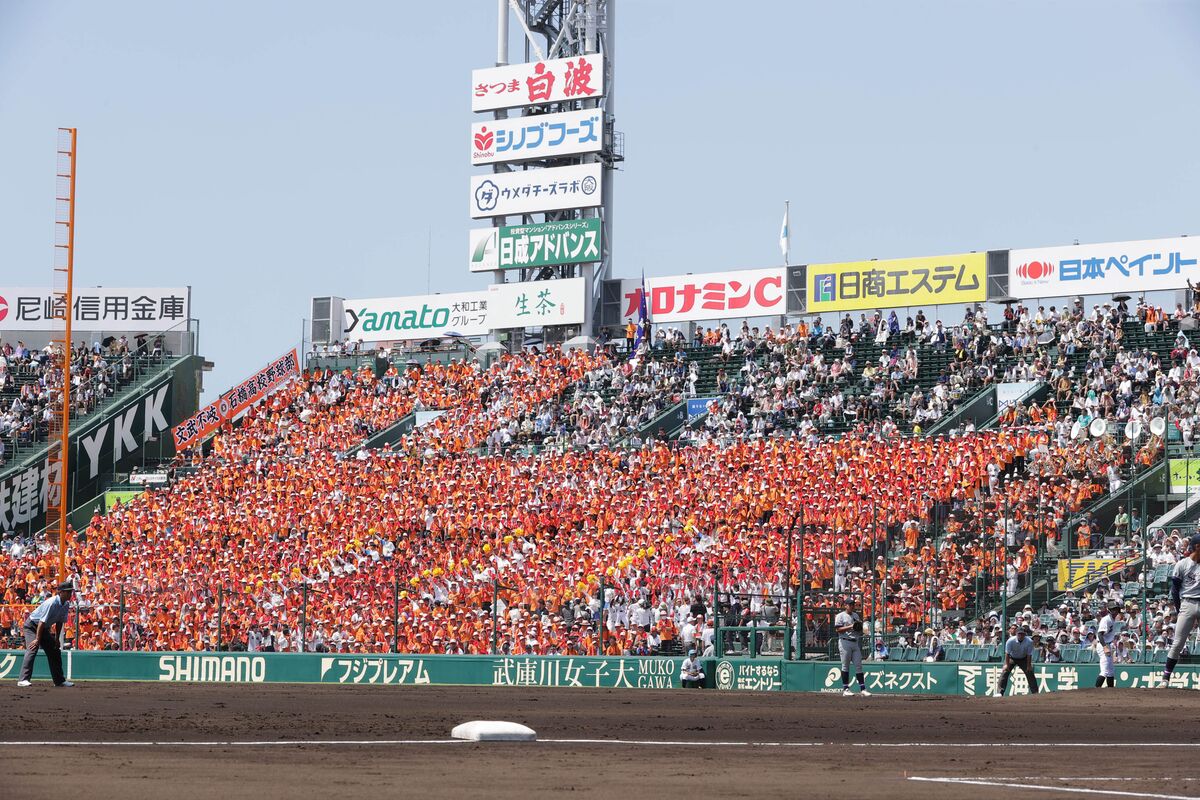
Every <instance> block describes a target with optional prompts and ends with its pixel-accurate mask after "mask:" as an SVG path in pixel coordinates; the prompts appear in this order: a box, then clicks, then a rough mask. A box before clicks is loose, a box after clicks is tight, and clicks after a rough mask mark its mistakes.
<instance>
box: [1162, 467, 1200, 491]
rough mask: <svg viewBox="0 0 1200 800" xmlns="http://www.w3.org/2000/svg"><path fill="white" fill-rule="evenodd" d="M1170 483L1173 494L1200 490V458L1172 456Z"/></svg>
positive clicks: (1169, 468)
mask: <svg viewBox="0 0 1200 800" xmlns="http://www.w3.org/2000/svg"><path fill="white" fill-rule="evenodd" d="M1167 469H1168V470H1170V477H1169V478H1168V483H1169V484H1170V491H1171V493H1172V494H1191V493H1192V492H1194V491H1197V490H1200V458H1172V459H1171V460H1170V462H1169V463H1168V466H1167Z"/></svg>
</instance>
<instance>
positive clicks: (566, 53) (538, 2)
mask: <svg viewBox="0 0 1200 800" xmlns="http://www.w3.org/2000/svg"><path fill="white" fill-rule="evenodd" d="M615 5H616V0H497V6H498V9H497V10H498V20H497V37H496V66H497V67H504V66H509V65H511V64H512V62H510V60H509V45H510V41H509V38H510V36H509V34H510V26H509V22H510V19H515V20H516V23H517V26H518V28H519V29H520V33H522V34H523V40H522V43H523V51H524V52H523V55H524V59H523V60H524V62H525V63H526V64H531V65H536V64H537V63H538V62H553V61H555V60H559V59H568V60H569V59H578V58H579V57H581V56H583V57H587V61H588V63H589V65H590V66H589V69H593V68H595V67H598V66H599V65H600V63H601V62H602V67H601V70H602V73H601V74H599V75H595V76H594V77H592V85H593V86H602V87H603V88H602V89H601V90H599V91H594V92H591V93H586V92H576V93H574V94H571V95H570V96H567V97H561V96H555V97H554V98H553V99H552V101H551V102H547V103H545V104H541V105H530V104H524V105H523V106H522V107H518V108H513V107H509V108H500V109H496V110H495V111H494V119H495V120H496V122H497V124H498V125H501V124H503V123H501V120H504V121H507V122H508V123H509V124H511V123H512V122H513V119H514V117H515V118H518V119H525V118H528V117H532V116H537V115H549V114H561V113H563V112H583V111H587V110H591V109H594V110H597V111H598V112H599V116H600V119H601V121H602V125H600V126H598V127H600V128H601V130H597V131H596V134H597V137H598V139H599V142H598V144H596V145H595V146H594V147H592V148H589V149H588V151H587V152H581V153H575V154H566V155H559V154H557V153H549V154H545V153H541V154H539V155H538V157H537V158H536V159H531V160H516V159H514V160H511V161H509V162H507V163H494V164H493V165H492V172H493V174H505V173H512V172H516V171H527V170H531V169H548V168H554V167H563V166H581V165H596V166H598V168H599V169H600V175H601V180H600V190H601V202H600V203H599V204H598V205H592V206H590V207H584V208H565V209H555V210H547V211H537V212H535V213H522V214H519V215H510V216H500V217H493V218H492V220H491V224H492V225H493V227H494V228H502V227H504V226H512V225H522V226H524V225H536V224H539V223H552V222H575V221H581V220H591V221H592V222H591V223H590V225H592V226H595V225H596V224H597V222H598V226H599V235H598V237H596V238H597V239H598V242H597V245H596V249H597V250H598V253H597V252H594V251H593V250H592V249H591V248H590V247H589V248H588V250H587V252H588V253H592V258H591V260H586V261H585V260H575V261H574V263H550V264H544V263H535V264H533V265H531V266H521V265H519V264H511V263H509V264H504V263H501V265H500V266H501V267H502V268H500V269H497V270H496V271H495V273H494V274H495V283H509V282H513V281H536V280H553V279H565V278H583V279H584V285H585V287H586V313H585V318H584V320H583V323H582V325H580V326H579V327H580V333H582V334H586V335H592V334H594V333H596V332H597V330H598V328H599V323H600V313H599V307H600V300H601V288H602V287H603V285H604V281H606V280H608V279H609V278H611V276H612V245H613V172H614V171H615V169H616V167H617V165H618V164H619V163H620V162H622V161H623V160H624V137H623V136H622V135H621V134H620V133H619V132H617V131H615V130H614V129H613V119H614V109H615V101H614V91H613V89H614V80H613V77H614V72H615V70H614V65H615V59H614V49H613V20H614V11H615V9H614V6H615ZM597 57H598V58H597ZM575 63H579V62H578V61H577V62H575ZM568 69H570V67H568ZM547 71H548V70H547ZM557 77H558V79H559V81H560V86H565V84H564V83H562V81H563V79H564V78H565V79H566V80H567V81H569V80H570V77H571V73H570V72H567V73H565V74H564V75H558V76H557ZM522 88H523V87H522ZM577 224H579V225H582V224H583V223H577ZM559 244H560V245H561V241H560V242H559ZM522 247H524V245H522ZM529 260H532V261H551V262H553V261H564V260H571V259H562V258H561V257H560V258H557V259H556V258H550V259H536V258H532V259H529ZM546 333H547V334H548V333H549V331H546ZM549 341H550V339H549V337H547V343H549Z"/></svg>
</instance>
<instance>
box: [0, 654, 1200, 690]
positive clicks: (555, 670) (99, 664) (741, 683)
mask: <svg viewBox="0 0 1200 800" xmlns="http://www.w3.org/2000/svg"><path fill="white" fill-rule="evenodd" d="M22 655H23V654H22V653H21V652H20V651H15V650H5V651H0V680H16V677H17V673H18V671H19V670H20V666H21V657H22ZM64 659H65V660H66V667H67V673H68V676H69V677H70V678H72V679H73V680H80V681H87V680H108V681H113V680H121V681H156V682H193V683H332V684H372V685H392V686H400V685H407V686H412V685H431V686H439V685H440V686H451V685H453V686H464V685H465V686H529V687H581V688H603V689H674V688H679V685H680V684H679V671H680V664H681V662H682V659H679V658H628V657H615V656H614V657H597V656H507V657H506V656H425V655H392V654H380V655H357V654H339V653H218V652H188V653H148V652H113V651H108V652H104V651H101V652H97V651H67V652H65V653H64ZM1000 669H1001V668H1000V665H998V664H994V663H992V664H988V663H978V664H976V663H956V664H950V663H938V664H896V663H890V662H888V663H877V664H866V665H864V670H863V671H864V673H865V676H866V682H867V689H868V690H870V691H871V692H878V693H882V694H923V695H958V696H972V695H985V694H989V693H994V691H995V687H996V685H997V684H998V682H999V679H1000ZM1160 670H1161V668H1160V667H1158V666H1156V665H1153V664H1123V665H1120V666H1119V667H1118V668H1117V675H1116V683H1117V686H1119V687H1127V688H1153V687H1157V686H1159V685H1160V684H1161V682H1162V678H1161V672H1160ZM1098 674H1099V667H1098V666H1097V665H1095V664H1038V665H1036V666H1035V668H1034V675H1035V677H1036V679H1037V681H1038V686H1039V690H1041V691H1051V692H1059V691H1070V690H1074V689H1083V688H1089V687H1091V686H1092V685H1093V684H1094V683H1095V680H1096V676H1097V675H1098ZM48 675H49V673H48V670H47V667H46V660H45V658H44V657H43V656H39V657H38V661H37V668H36V669H35V671H34V677H35V679H38V678H40V679H45V678H47V677H48ZM705 675H706V683H707V685H708V686H709V687H710V688H715V689H718V690H742V691H795V692H831V691H840V690H841V688H842V684H841V672H840V668H839V666H838V664H837V663H834V662H829V661H804V662H797V661H786V660H784V659H767V658H756V659H743V658H719V659H707V660H706V662H705ZM1171 686H1172V687H1175V688H1179V689H1196V690H1200V665H1180V666H1179V667H1178V668H1177V669H1176V670H1175V674H1174V675H1173V676H1172V679H1171ZM1009 691H1010V693H1011V694H1026V693H1028V691H1029V686H1028V684H1027V683H1026V680H1025V676H1024V675H1023V674H1021V672H1020V671H1019V670H1016V671H1014V672H1013V675H1012V680H1011V681H1010V687H1009Z"/></svg>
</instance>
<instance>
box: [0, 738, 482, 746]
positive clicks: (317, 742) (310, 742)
mask: <svg viewBox="0 0 1200 800" xmlns="http://www.w3.org/2000/svg"><path fill="white" fill-rule="evenodd" d="M411 744H468V741H467V740H466V739H265V740H257V741H212V742H153V741H139V742H133V741H130V742H122V741H105V742H86V741H71V742H59V741H49V742H0V747H23V746H26V745H34V746H54V745H57V746H59V747H62V746H68V747H270V746H274V745H284V746H287V745H304V746H322V745H351V746H359V745H411Z"/></svg>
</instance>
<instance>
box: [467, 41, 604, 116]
mask: <svg viewBox="0 0 1200 800" xmlns="http://www.w3.org/2000/svg"><path fill="white" fill-rule="evenodd" d="M603 96H604V56H603V55H601V54H600V53H592V54H589V55H583V56H572V57H571V58H555V59H551V60H549V61H532V62H528V63H523V64H509V65H506V66H503V67H487V68H484V69H477V70H472V72H471V110H472V111H494V110H495V109H498V108H516V107H517V106H535V105H544V104H546V103H564V102H568V101H571V100H594V99H597V98H599V97H603Z"/></svg>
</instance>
